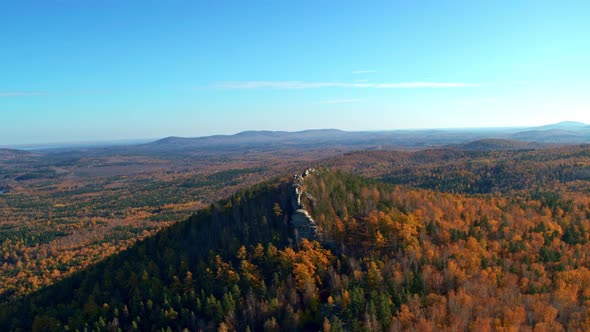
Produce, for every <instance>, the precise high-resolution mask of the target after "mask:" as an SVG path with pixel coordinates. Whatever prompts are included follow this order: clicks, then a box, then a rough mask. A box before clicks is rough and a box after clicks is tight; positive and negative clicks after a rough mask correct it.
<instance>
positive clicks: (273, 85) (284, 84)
mask: <svg viewBox="0 0 590 332" xmlns="http://www.w3.org/2000/svg"><path fill="white" fill-rule="evenodd" d="M215 86H217V87H220V88H224V89H280V90H296V89H319V88H356V89H418V88H466V87H475V86H478V84H473V83H463V82H400V83H345V82H305V81H237V82H219V83H217V84H215Z"/></svg>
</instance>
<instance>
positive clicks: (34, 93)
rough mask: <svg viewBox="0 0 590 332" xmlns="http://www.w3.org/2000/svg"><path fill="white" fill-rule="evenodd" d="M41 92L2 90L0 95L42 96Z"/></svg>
mask: <svg viewBox="0 0 590 332" xmlns="http://www.w3.org/2000/svg"><path fill="white" fill-rule="evenodd" d="M42 95H44V93H41V92H23V91H6V92H3V91H0V97H27V96H42Z"/></svg>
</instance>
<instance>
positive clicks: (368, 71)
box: [352, 69, 377, 75]
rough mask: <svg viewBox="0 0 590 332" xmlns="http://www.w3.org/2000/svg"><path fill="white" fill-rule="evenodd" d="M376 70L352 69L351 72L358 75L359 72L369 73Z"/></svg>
mask: <svg viewBox="0 0 590 332" xmlns="http://www.w3.org/2000/svg"><path fill="white" fill-rule="evenodd" d="M376 72H377V71H376V70H372V69H369V70H353V71H352V73H353V74H355V75H359V74H371V73H376Z"/></svg>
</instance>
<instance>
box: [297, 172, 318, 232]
mask: <svg viewBox="0 0 590 332" xmlns="http://www.w3.org/2000/svg"><path fill="white" fill-rule="evenodd" d="M314 173H315V169H313V168H308V169H306V170H305V172H303V174H295V176H294V177H293V192H292V197H291V206H292V207H293V211H295V212H293V214H291V226H293V228H294V229H295V240H296V241H297V243H299V241H300V240H301V239H302V238H305V239H308V240H315V239H317V238H318V227H317V225H316V223H315V221H314V220H313V218H312V217H311V215H310V214H309V212H308V211H307V210H306V209H305V206H303V201H302V199H301V197H302V196H303V195H306V197H311V196H309V195H308V194H307V193H305V192H304V191H303V185H304V184H305V178H306V177H308V176H310V175H312V174H314Z"/></svg>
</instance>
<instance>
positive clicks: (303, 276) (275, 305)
mask: <svg viewBox="0 0 590 332" xmlns="http://www.w3.org/2000/svg"><path fill="white" fill-rule="evenodd" d="M576 181H581V180H576ZM291 190H292V187H291V186H290V181H289V180H288V179H286V178H285V179H281V180H277V181H274V182H270V183H265V184H262V185H258V186H256V187H253V188H251V189H248V190H243V191H240V192H238V193H237V194H235V195H234V196H232V197H231V198H229V199H227V200H224V201H220V202H219V203H216V204H214V205H212V206H211V207H209V208H207V209H204V210H202V211H200V212H198V213H197V214H195V215H194V216H193V217H191V218H190V219H189V220H187V221H185V222H182V223H178V224H175V225H172V226H170V227H168V228H165V229H163V230H162V231H160V232H159V233H158V234H157V235H156V236H154V237H149V238H146V239H144V240H142V241H141V242H139V243H137V244H136V245H134V246H133V247H131V248H130V249H128V250H126V251H124V252H122V253H120V254H118V255H115V256H112V257H110V258H108V259H107V260H106V261H104V262H102V263H100V264H98V265H96V266H94V267H91V268H89V269H87V270H85V271H83V272H80V273H77V274H75V275H74V276H72V277H70V278H66V279H64V280H63V281H61V282H59V283H58V284H56V285H54V286H51V287H49V288H46V289H42V290H40V291H38V292H36V293H34V294H32V295H29V296H27V297H24V298H21V299H20V300H18V301H16V302H13V303H9V304H5V305H2V306H1V307H0V329H1V330H16V329H19V328H22V329H25V330H28V329H32V330H38V331H46V330H64V329H69V330H84V329H85V328H86V329H88V330H118V329H120V330H161V329H163V330H172V331H175V330H183V329H188V330H190V331H197V330H211V331H215V330H222V331H223V330H252V331H254V330H267V331H273V330H309V331H317V330H324V331H338V330H354V331H361V330H389V329H394V330H420V331H428V330H441V329H443V330H468V329H472V330H484V331H485V330H506V329H522V330H533V329H535V330H548V331H556V330H588V329H590V325H589V320H588V318H589V316H588V312H589V311H588V309H590V302H589V300H590V288H589V287H590V270H588V268H589V265H590V261H589V258H588V255H587V253H588V252H590V245H589V243H588V239H589V238H588V237H589V236H590V235H589V234H590V228H589V225H588V219H589V218H590V197H588V196H587V195H585V194H582V193H580V192H575V191H567V190H549V189H547V188H536V189H534V190H531V191H530V192H529V193H528V194H526V195H525V194H518V195H517V194H514V195H500V194H477V195H469V194H465V193H462V194H453V193H444V192H437V191H432V190H426V189H416V188H412V187H407V186H401V185H393V184H386V183H383V182H379V181H376V180H372V179H367V178H363V177H359V176H354V175H349V174H346V173H341V172H339V171H335V170H330V169H321V170H320V171H318V172H316V173H315V174H314V175H312V176H308V177H307V178H306V180H305V184H304V186H303V190H304V191H305V195H303V197H304V205H305V206H306V208H307V209H308V210H309V212H310V213H311V215H312V216H313V217H314V219H315V221H316V223H317V226H318V230H319V239H318V241H307V240H305V239H303V240H301V241H300V242H297V241H295V240H294V238H295V237H294V234H293V230H292V229H291V227H290V226H289V214H290V213H291V212H292V211H291V210H292V207H291V204H290V193H291Z"/></svg>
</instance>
